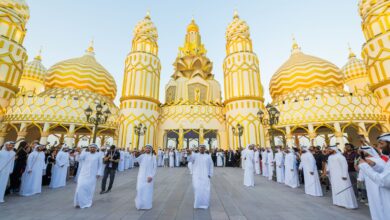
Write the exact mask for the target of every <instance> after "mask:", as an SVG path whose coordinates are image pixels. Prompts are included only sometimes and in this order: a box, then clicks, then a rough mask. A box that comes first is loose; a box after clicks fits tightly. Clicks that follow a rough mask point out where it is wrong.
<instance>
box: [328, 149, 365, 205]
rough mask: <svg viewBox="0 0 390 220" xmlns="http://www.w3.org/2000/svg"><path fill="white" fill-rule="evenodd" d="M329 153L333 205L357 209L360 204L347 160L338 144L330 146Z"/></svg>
mask: <svg viewBox="0 0 390 220" xmlns="http://www.w3.org/2000/svg"><path fill="white" fill-rule="evenodd" d="M328 153H329V157H328V165H327V172H328V173H329V179H330V184H331V186H332V199H333V205H336V206H341V207H344V208H347V209H356V208H357V207H358V204H357V201H356V197H355V193H354V191H353V187H352V184H351V180H350V179H349V174H348V163H347V160H346V159H345V157H344V156H343V155H342V154H341V153H340V151H339V150H338V149H337V147H336V146H334V147H330V148H328Z"/></svg>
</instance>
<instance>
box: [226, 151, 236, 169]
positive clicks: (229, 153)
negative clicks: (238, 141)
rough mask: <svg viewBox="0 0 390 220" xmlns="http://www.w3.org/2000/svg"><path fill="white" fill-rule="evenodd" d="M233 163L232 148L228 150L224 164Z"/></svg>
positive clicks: (228, 165)
mask: <svg viewBox="0 0 390 220" xmlns="http://www.w3.org/2000/svg"><path fill="white" fill-rule="evenodd" d="M233 164H234V152H233V151H232V150H229V152H228V153H227V157H226V166H227V167H232V166H233Z"/></svg>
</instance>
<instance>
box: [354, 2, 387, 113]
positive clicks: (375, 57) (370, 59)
mask: <svg viewBox="0 0 390 220" xmlns="http://www.w3.org/2000/svg"><path fill="white" fill-rule="evenodd" d="M359 11H360V16H361V17H362V29H363V33H364V37H365V38H366V43H365V44H364V45H363V50H362V58H363V61H364V63H365V64H366V66H367V72H368V76H369V79H370V83H371V85H370V88H371V90H372V91H373V92H374V93H375V95H376V96H377V97H378V98H379V103H380V105H381V106H382V108H383V111H384V112H385V113H390V53H389V51H390V44H389V39H390V23H389V21H390V1H388V0H361V1H360V3H359Z"/></svg>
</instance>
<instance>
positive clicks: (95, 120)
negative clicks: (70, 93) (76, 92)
mask: <svg viewBox="0 0 390 220" xmlns="http://www.w3.org/2000/svg"><path fill="white" fill-rule="evenodd" d="M84 114H85V116H87V122H88V123H91V124H93V125H94V131H93V136H92V142H93V143H96V136H97V131H98V127H99V125H101V124H105V123H106V122H107V119H108V117H109V116H110V115H111V112H110V109H109V108H107V109H106V110H105V111H103V106H102V105H101V104H100V103H98V104H97V105H96V112H95V115H94V116H92V114H93V110H92V108H91V107H90V106H88V108H87V109H85V110H84Z"/></svg>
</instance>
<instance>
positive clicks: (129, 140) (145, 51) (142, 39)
mask: <svg viewBox="0 0 390 220" xmlns="http://www.w3.org/2000/svg"><path fill="white" fill-rule="evenodd" d="M157 38H158V34H157V29H156V27H155V26H154V24H153V22H152V21H151V19H150V15H149V13H148V14H147V15H146V16H145V18H144V19H143V20H141V21H140V22H139V23H138V24H137V26H136V27H135V29H134V38H133V41H132V48H131V52H130V53H129V55H128V56H127V58H126V61H125V73H124V80H123V88H122V97H121V99H120V101H121V103H120V109H121V116H120V118H119V120H120V127H119V141H118V145H119V146H120V147H130V146H131V147H132V148H134V147H138V146H136V145H138V144H139V147H141V146H143V145H144V144H147V143H149V144H153V146H156V144H157V139H156V137H157V129H158V127H157V126H158V124H157V119H158V114H159V113H158V111H159V104H160V102H159V88H160V70H161V65H160V60H159V58H158V56H157V54H158V45H157ZM140 124H142V125H143V126H146V130H145V133H144V134H143V135H137V134H136V131H135V130H137V129H135V126H139V125H140ZM141 131H143V129H141Z"/></svg>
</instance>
